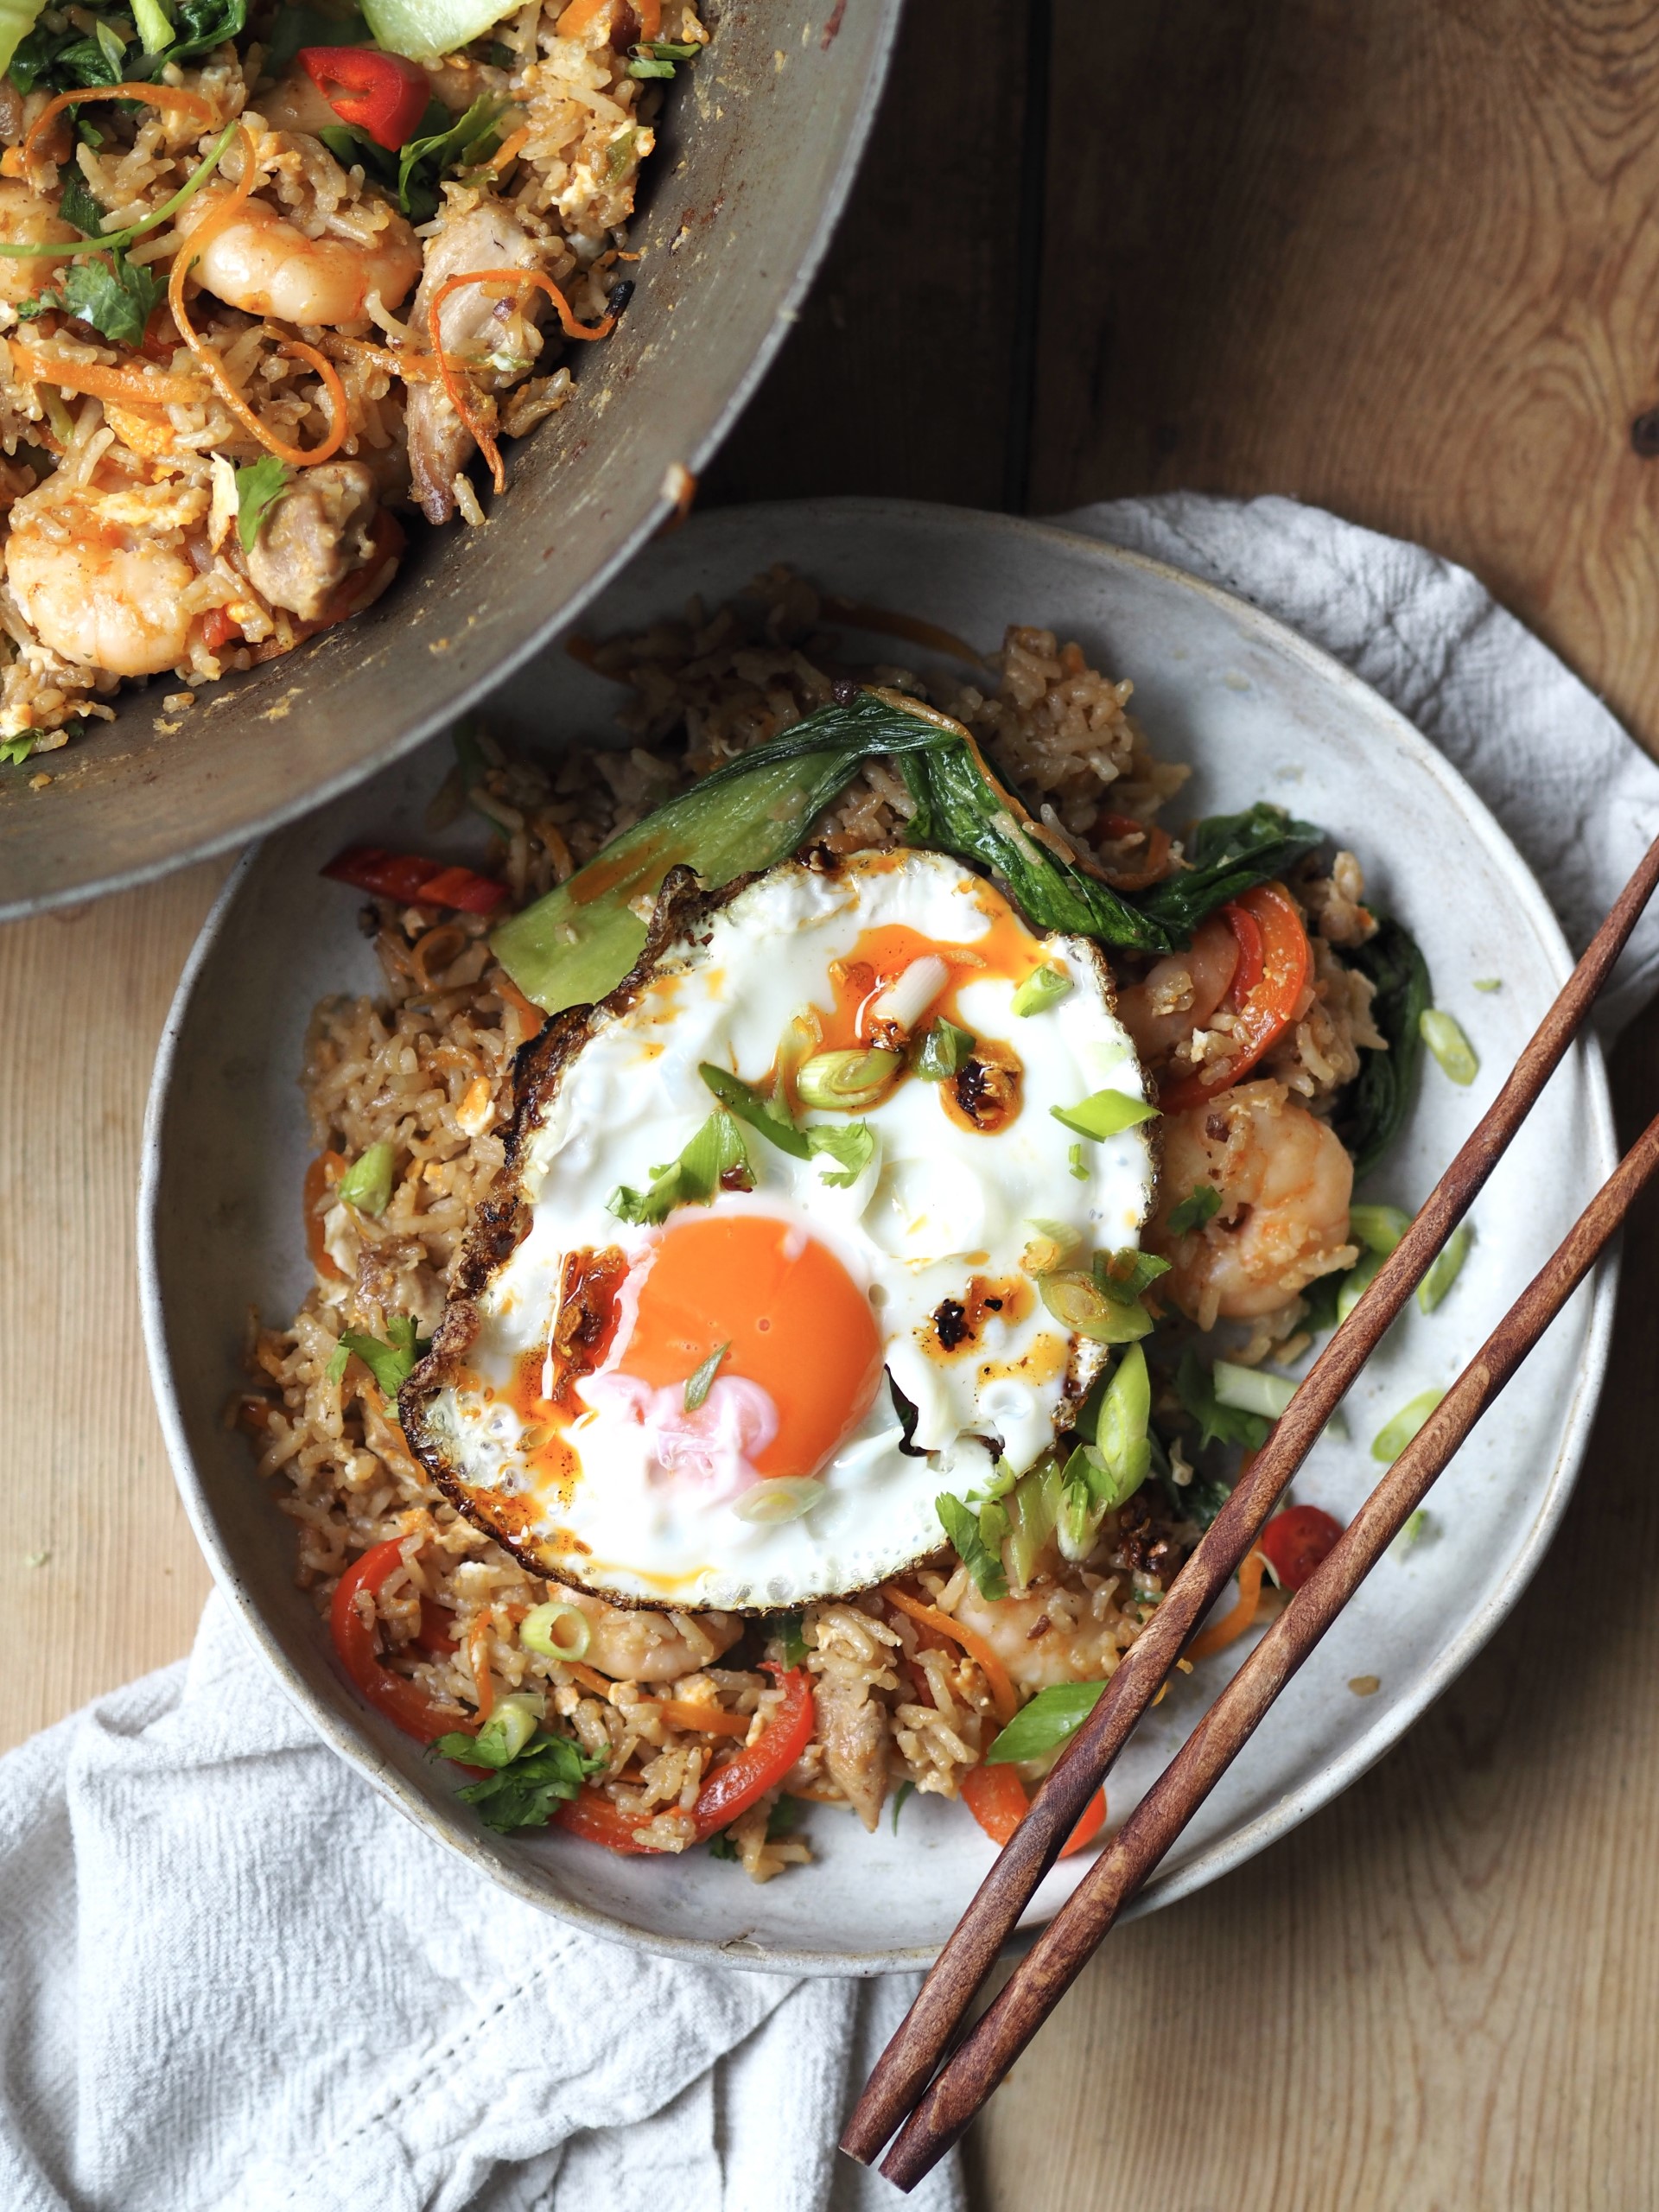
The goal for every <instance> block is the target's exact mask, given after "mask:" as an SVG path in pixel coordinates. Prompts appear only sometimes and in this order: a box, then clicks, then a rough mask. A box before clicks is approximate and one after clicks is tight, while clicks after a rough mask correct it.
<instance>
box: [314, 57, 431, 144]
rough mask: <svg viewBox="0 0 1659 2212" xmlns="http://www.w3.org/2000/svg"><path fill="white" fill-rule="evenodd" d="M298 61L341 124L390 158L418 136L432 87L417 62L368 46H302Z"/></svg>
mask: <svg viewBox="0 0 1659 2212" xmlns="http://www.w3.org/2000/svg"><path fill="white" fill-rule="evenodd" d="M295 59H296V60H297V61H298V63H299V65H300V67H301V68H302V69H303V70H304V72H305V73H306V75H307V76H308V78H309V79H311V81H312V83H313V84H314V85H315V86H316V88H317V90H318V91H319V92H321V94H322V97H323V98H324V99H326V100H327V103H328V105H329V106H330V107H331V108H333V110H334V113H335V114H336V115H337V116H338V117H339V118H340V121H341V122H342V123H349V124H351V125H352V127H353V130H366V131H367V132H368V134H369V136H370V137H371V138H372V139H373V141H374V143H375V144H376V145H377V146H384V147H385V149H386V151H387V152H388V153H389V154H395V153H397V150H398V149H399V148H400V147H403V146H406V145H407V144H408V143H409V142H410V139H411V138H413V137H416V136H417V134H418V133H419V130H420V127H421V123H422V119H423V117H424V116H425V114H426V111H427V108H428V106H429V104H430V101H431V99H432V86H431V81H430V79H429V78H428V76H427V73H426V72H425V70H424V69H423V68H422V67H420V66H419V64H418V63H416V62H413V61H406V60H404V57H403V55H402V54H381V53H378V51H377V50H376V49H375V48H373V47H367V46H302V48H300V50H299V52H298V54H296V56H295Z"/></svg>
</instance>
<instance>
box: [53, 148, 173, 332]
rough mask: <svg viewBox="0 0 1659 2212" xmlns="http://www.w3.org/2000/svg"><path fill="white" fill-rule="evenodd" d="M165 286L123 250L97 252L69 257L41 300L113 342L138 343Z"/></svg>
mask: <svg viewBox="0 0 1659 2212" xmlns="http://www.w3.org/2000/svg"><path fill="white" fill-rule="evenodd" d="M77 174H79V172H77ZM166 289H167V288H166V286H165V285H164V284H163V283H162V282H161V280H160V279H159V278H158V277H152V276H151V275H150V273H149V270H148V269H136V268H135V267H134V266H133V264H131V263H130V261H129V260H128V259H127V257H126V256H125V254H124V253H121V252H115V253H109V254H98V255H96V256H94V257H93V258H92V259H91V260H88V261H73V262H71V263H70V264H69V266H68V267H67V269H66V270H64V272H63V278H62V282H61V283H60V287H59V289H58V291H57V293H56V295H55V296H53V295H50V294H43V295H42V296H41V306H48V305H49V306H55V307H59V308H61V309H62V310H63V312H64V314H66V315H73V316H74V317H75V318H76V320H77V321H79V322H89V323H91V325H92V328H93V329H94V330H96V331H99V332H101V333H102V334H103V335H104V336H105V338H112V339H114V340H115V341H116V343H117V344H118V345H121V346H138V345H141V344H142V343H143V335H144V329H145V326H146V325H147V324H148V322H149V318H150V316H151V315H154V314H155V312H156V308H157V307H158V305H159V304H160V302H161V300H162V295H163V293H164V292H165V291H166Z"/></svg>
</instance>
